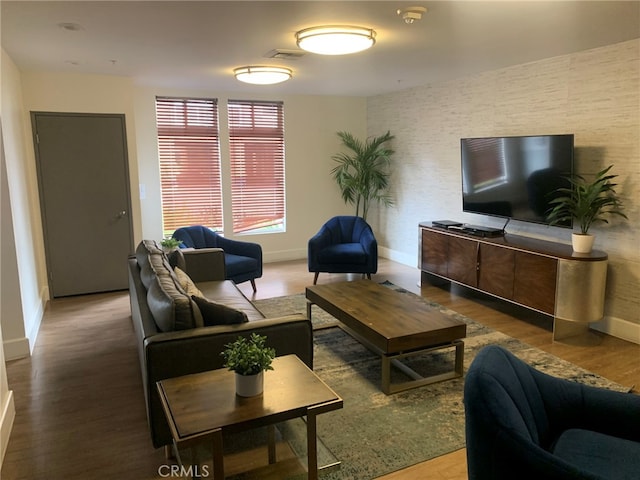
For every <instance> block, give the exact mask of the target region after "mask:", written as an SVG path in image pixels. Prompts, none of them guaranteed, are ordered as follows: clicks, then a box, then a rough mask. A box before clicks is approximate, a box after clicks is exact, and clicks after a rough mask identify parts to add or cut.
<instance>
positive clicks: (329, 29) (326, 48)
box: [296, 25, 376, 55]
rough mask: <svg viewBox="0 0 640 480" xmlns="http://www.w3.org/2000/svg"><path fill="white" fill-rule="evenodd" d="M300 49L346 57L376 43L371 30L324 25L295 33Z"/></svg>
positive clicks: (374, 35) (374, 34) (373, 32)
mask: <svg viewBox="0 0 640 480" xmlns="http://www.w3.org/2000/svg"><path fill="white" fill-rule="evenodd" d="M296 43H297V44H298V46H299V47H300V48H302V49H303V50H306V51H308V52H312V53H319V54H321V55H346V54H348V53H356V52H361V51H363V50H366V49H367V48H370V47H371V46H373V44H374V43H376V32H375V31H374V30H372V29H371V28H366V27H354V26H349V25H324V26H319V27H311V28H305V29H304V30H300V31H299V32H296Z"/></svg>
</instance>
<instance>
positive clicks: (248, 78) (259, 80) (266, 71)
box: [233, 65, 292, 85]
mask: <svg viewBox="0 0 640 480" xmlns="http://www.w3.org/2000/svg"><path fill="white" fill-rule="evenodd" d="M233 74H234V75H235V76H236V78H237V79H238V80H240V81H241V82H245V83H252V84H254V85H273V84H274V83H280V82H284V81H286V80H289V79H290V78H291V77H292V72H291V69H289V68H284V67H269V66H265V65H255V66H248V67H239V68H236V69H234V70H233Z"/></svg>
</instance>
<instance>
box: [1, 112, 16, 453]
mask: <svg viewBox="0 0 640 480" xmlns="http://www.w3.org/2000/svg"><path fill="white" fill-rule="evenodd" d="M0 103H1V100H0ZM4 158H5V157H4V147H3V142H2V124H1V122H0V207H1V210H2V218H3V219H4V218H5V215H6V216H8V218H11V215H10V213H11V212H8V211H7V204H9V201H8V199H9V192H8V186H7V181H6V180H7V174H6V164H5V160H4ZM5 226H6V225H5V224H3V225H2V232H1V233H2V236H0V250H2V252H5V250H7V249H5V243H6V240H5V238H4V232H5ZM11 232H13V229H11ZM11 243H13V242H11ZM13 251H14V252H15V249H13ZM5 263H7V261H6V259H5V258H3V256H0V271H4V268H5ZM8 263H10V264H13V265H15V255H14V258H13V259H9V262H8ZM3 277H4V275H0V305H4V302H5V300H7V299H8V298H9V297H8V296H7V295H6V294H5V290H4V287H6V282H3ZM3 318H4V314H3V309H0V464H2V459H3V458H4V454H5V452H6V451H7V444H8V443H9V435H10V433H11V428H12V426H13V420H14V418H15V414H16V409H15V405H14V401H13V391H12V390H9V382H8V380H7V368H6V366H5V363H4V362H5V360H4V359H5V355H4V344H3V342H2V319H3Z"/></svg>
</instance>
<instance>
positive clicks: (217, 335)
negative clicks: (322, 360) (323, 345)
mask: <svg viewBox="0 0 640 480" xmlns="http://www.w3.org/2000/svg"><path fill="white" fill-rule="evenodd" d="M191 254H193V255H198V257H197V261H196V262H194V261H190V262H185V259H184V256H187V255H191ZM171 258H172V259H171V260H170V257H169V256H167V255H166V254H165V253H164V252H163V251H162V249H161V248H160V247H159V246H158V245H157V244H156V243H155V242H154V241H149V240H145V241H143V242H141V243H140V245H138V247H137V249H136V254H135V255H134V256H131V257H130V258H129V260H128V267H129V294H130V300H131V318H132V322H133V327H134V330H135V333H136V337H137V342H138V353H139V360H140V368H141V372H142V383H143V387H144V395H145V402H146V407H147V419H148V422H149V429H150V432H151V439H152V442H153V445H154V447H156V448H159V447H162V446H165V445H168V444H170V443H171V434H170V431H169V427H168V425H167V422H166V419H165V416H164V412H163V411H162V406H161V404H160V398H159V396H158V393H157V390H156V382H158V381H159V380H163V379H165V378H172V377H176V376H180V375H186V374H190V373H199V372H203V371H206V370H212V369H216V368H222V366H223V365H222V364H223V359H222V357H221V356H220V352H221V351H222V350H223V348H224V345H226V344H227V343H229V342H232V341H233V340H235V339H236V338H237V337H238V336H239V335H243V336H248V335H250V334H251V333H253V332H255V333H259V334H260V335H265V336H266V337H267V343H268V345H269V346H271V347H273V348H275V350H276V355H278V356H281V355H288V354H295V355H297V356H298V357H299V358H300V359H301V360H302V361H303V362H304V363H305V364H306V365H307V366H309V368H313V331H312V327H311V322H310V320H308V319H307V318H306V316H304V315H303V314H292V315H286V316H282V317H278V318H269V319H266V318H264V315H263V314H262V313H261V312H260V311H259V310H258V309H257V308H255V307H254V306H253V304H252V303H251V302H250V301H249V300H248V299H247V298H246V297H245V296H244V295H243V294H242V292H241V291H240V290H238V288H237V287H236V285H235V284H234V283H233V282H232V281H230V280H225V279H224V278H225V271H224V252H223V251H222V249H207V250H206V251H201V250H194V251H193V252H184V253H182V252H179V251H178V252H174V253H173V254H171ZM192 260H193V259H192ZM186 265H197V267H198V269H199V272H198V275H199V278H200V281H198V282H197V283H195V287H197V289H198V290H199V292H201V293H202V294H203V296H204V297H206V298H207V299H209V300H213V301H215V302H217V303H218V304H222V305H225V306H229V307H233V308H234V309H236V310H240V311H242V312H244V313H245V314H246V316H247V319H248V321H246V322H243V323H235V324H230V325H227V324H225V325H212V326H204V322H205V320H206V319H204V318H203V315H202V313H201V312H200V309H199V307H198V305H197V304H196V303H195V301H194V300H193V298H192V297H191V296H190V294H188V293H187V290H186V289H185V288H184V286H183V285H182V284H181V280H180V279H178V276H177V275H176V271H175V270H174V267H175V266H178V267H182V268H181V270H182V269H186ZM206 272H208V275H209V279H208V280H207V281H205V280H203V279H202V275H203V274H204V273H206ZM186 273H187V274H188V273H189V271H188V270H187V271H186ZM190 293H192V292H190ZM208 320H209V323H210V321H211V319H208ZM221 321H225V320H221Z"/></svg>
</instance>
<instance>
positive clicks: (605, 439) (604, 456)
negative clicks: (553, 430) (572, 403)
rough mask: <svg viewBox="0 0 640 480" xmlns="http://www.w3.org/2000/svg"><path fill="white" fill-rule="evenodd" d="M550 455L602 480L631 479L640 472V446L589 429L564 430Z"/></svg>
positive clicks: (639, 444)
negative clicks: (607, 479) (603, 479)
mask: <svg viewBox="0 0 640 480" xmlns="http://www.w3.org/2000/svg"><path fill="white" fill-rule="evenodd" d="M553 454H554V455H556V456H558V457H560V458H562V459H563V460H565V461H567V462H568V463H570V464H573V465H579V466H580V469H582V470H585V471H588V472H590V473H592V474H593V475H597V476H601V477H602V478H618V479H621V480H622V479H629V480H631V479H632V478H638V472H640V443H638V442H633V441H631V440H626V439H624V438H618V437H612V436H610V435H605V434H604V433H599V432H594V431H591V430H583V429H580V428H572V429H569V430H565V431H564V432H563V433H562V434H561V435H560V437H558V439H557V440H556V442H555V445H554V446H553Z"/></svg>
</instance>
